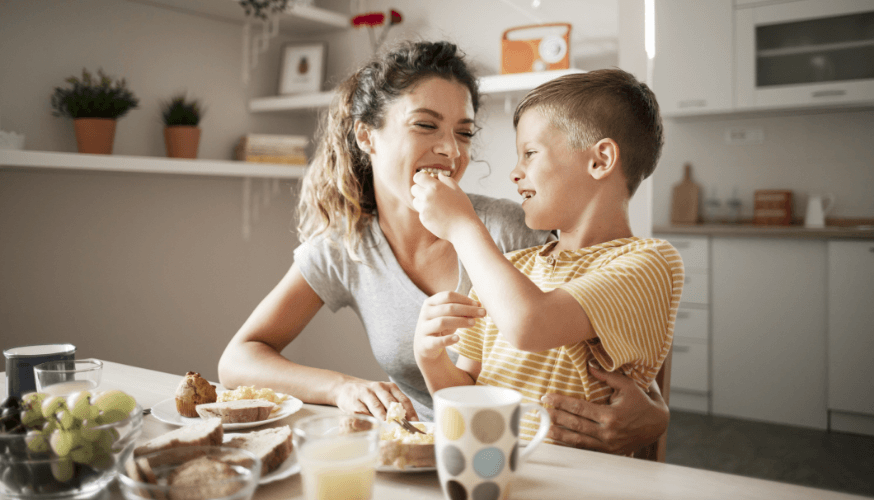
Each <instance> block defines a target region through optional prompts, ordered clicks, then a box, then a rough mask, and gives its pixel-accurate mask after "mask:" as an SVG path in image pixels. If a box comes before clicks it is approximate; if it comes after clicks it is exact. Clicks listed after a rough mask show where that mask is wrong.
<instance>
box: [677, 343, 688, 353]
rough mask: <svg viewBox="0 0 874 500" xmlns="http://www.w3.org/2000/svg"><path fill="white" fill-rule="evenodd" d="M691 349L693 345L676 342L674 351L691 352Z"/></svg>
mask: <svg viewBox="0 0 874 500" xmlns="http://www.w3.org/2000/svg"><path fill="white" fill-rule="evenodd" d="M689 349H691V347H689V346H687V345H677V344H674V352H681V353H682V352H689Z"/></svg>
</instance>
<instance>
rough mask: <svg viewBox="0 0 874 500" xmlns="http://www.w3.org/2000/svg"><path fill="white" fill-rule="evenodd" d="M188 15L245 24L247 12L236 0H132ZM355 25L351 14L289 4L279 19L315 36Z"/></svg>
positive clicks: (284, 26) (284, 27) (295, 30)
mask: <svg viewBox="0 0 874 500" xmlns="http://www.w3.org/2000/svg"><path fill="white" fill-rule="evenodd" d="M129 1H131V2H134V3H141V4H146V5H152V6H155V7H160V8H164V9H170V10H175V11H177V12H185V13H188V14H193V15H199V16H205V17H212V18H216V19H220V20H223V21H231V22H235V23H240V24H242V23H244V22H245V21H246V13H245V11H244V10H243V8H242V7H241V6H240V4H239V3H238V2H237V1H236V0H129ZM351 26H352V23H351V21H350V19H349V16H348V15H345V14H340V13H338V12H334V11H331V10H327V9H322V8H319V7H312V6H305V5H290V6H289V7H288V9H287V10H286V11H285V12H284V13H283V14H282V15H281V17H280V18H279V31H283V32H289V33H294V34H295V35H296V36H297V35H313V34H317V33H324V32H326V31H332V30H339V29H345V28H349V27H351Z"/></svg>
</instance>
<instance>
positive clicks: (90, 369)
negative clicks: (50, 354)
mask: <svg viewBox="0 0 874 500" xmlns="http://www.w3.org/2000/svg"><path fill="white" fill-rule="evenodd" d="M102 374H103V361H100V360H99V359H71V360H69V361H48V362H46V363H40V364H38V365H36V366H34V367H33V378H34V379H35V380H36V390H37V391H38V392H44V393H47V394H50V395H52V396H66V395H68V394H72V393H74V392H80V391H93V390H94V389H96V388H97V386H99V385H100V377H101V375H102Z"/></svg>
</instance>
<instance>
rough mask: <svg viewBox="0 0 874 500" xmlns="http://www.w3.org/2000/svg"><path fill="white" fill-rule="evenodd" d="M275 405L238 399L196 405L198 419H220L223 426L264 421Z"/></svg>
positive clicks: (257, 400)
mask: <svg viewBox="0 0 874 500" xmlns="http://www.w3.org/2000/svg"><path fill="white" fill-rule="evenodd" d="M275 407H276V405H275V404H273V403H271V402H270V401H267V400H264V399H240V400H236V401H225V402H223V403H207V404H202V405H197V414H198V415H200V418H216V417H218V418H220V419H221V420H222V423H225V424H239V423H247V422H257V421H259V420H266V419H267V417H269V416H270V412H271V411H273V408H275Z"/></svg>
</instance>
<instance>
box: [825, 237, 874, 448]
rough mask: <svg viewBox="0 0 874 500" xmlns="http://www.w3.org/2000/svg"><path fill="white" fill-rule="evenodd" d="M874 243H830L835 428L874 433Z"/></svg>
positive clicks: (830, 361) (830, 393) (830, 392)
mask: <svg viewBox="0 0 874 500" xmlns="http://www.w3.org/2000/svg"><path fill="white" fill-rule="evenodd" d="M872 381H874V241H831V242H829V243H828V408H829V413H830V419H829V421H830V422H829V423H830V428H831V429H833V430H838V431H846V432H857V433H864V434H869V435H874V383H872Z"/></svg>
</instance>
